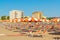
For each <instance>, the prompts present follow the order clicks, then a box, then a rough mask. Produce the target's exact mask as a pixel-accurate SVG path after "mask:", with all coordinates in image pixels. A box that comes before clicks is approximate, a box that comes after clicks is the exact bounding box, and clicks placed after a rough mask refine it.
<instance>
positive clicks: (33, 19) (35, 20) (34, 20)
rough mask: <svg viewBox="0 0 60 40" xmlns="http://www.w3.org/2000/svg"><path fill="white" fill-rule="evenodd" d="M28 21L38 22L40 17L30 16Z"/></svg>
mask: <svg viewBox="0 0 60 40" xmlns="http://www.w3.org/2000/svg"><path fill="white" fill-rule="evenodd" d="M28 21H30V22H37V21H38V19H37V18H28Z"/></svg>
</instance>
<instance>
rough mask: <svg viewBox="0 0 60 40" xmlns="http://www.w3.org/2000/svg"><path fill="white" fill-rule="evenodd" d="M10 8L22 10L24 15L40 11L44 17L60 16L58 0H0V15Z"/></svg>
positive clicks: (59, 2)
mask: <svg viewBox="0 0 60 40" xmlns="http://www.w3.org/2000/svg"><path fill="white" fill-rule="evenodd" d="M12 10H20V11H23V12H24V15H25V16H31V15H32V13H33V12H35V11H40V12H42V13H43V15H44V16H46V17H60V0H0V16H4V15H6V16H8V15H9V11H12Z"/></svg>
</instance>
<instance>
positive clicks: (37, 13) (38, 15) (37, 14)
mask: <svg viewBox="0 0 60 40" xmlns="http://www.w3.org/2000/svg"><path fill="white" fill-rule="evenodd" d="M32 17H34V18H37V19H42V17H43V15H42V12H33V13H32Z"/></svg>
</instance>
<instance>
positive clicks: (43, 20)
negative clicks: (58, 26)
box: [42, 19, 50, 22]
mask: <svg viewBox="0 0 60 40" xmlns="http://www.w3.org/2000/svg"><path fill="white" fill-rule="evenodd" d="M42 22H50V20H47V19H42Z"/></svg>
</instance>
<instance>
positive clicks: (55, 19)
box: [51, 18, 60, 22]
mask: <svg viewBox="0 0 60 40" xmlns="http://www.w3.org/2000/svg"><path fill="white" fill-rule="evenodd" d="M51 21H52V22H59V21H60V19H58V18H54V19H52V20H51Z"/></svg>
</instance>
